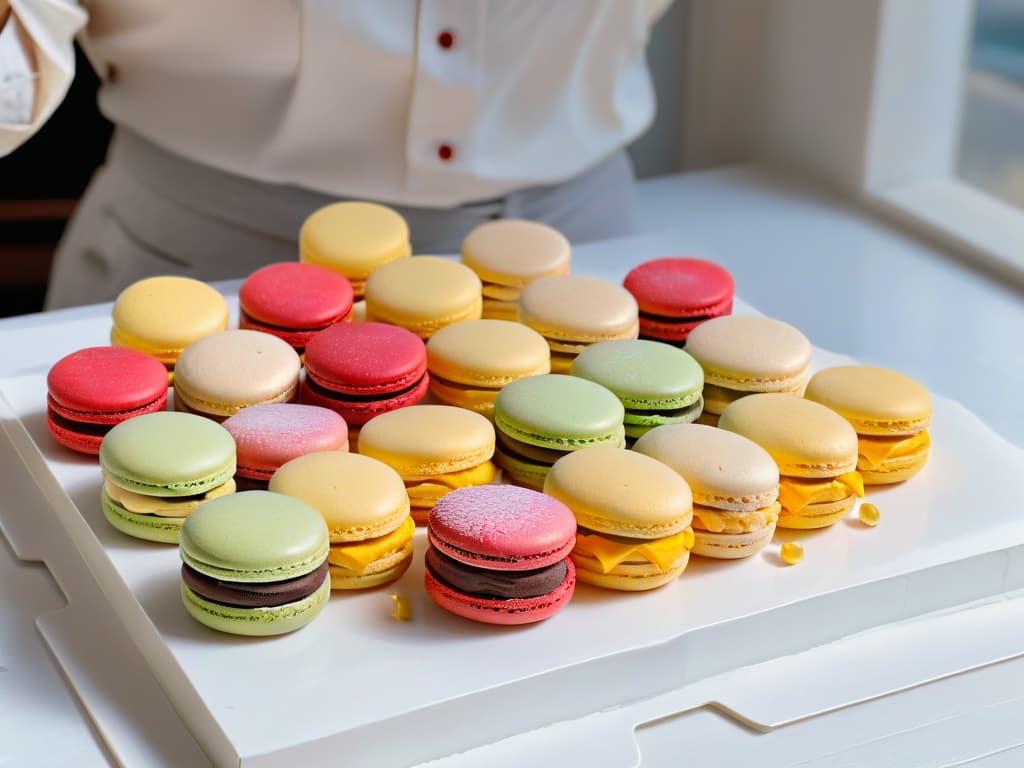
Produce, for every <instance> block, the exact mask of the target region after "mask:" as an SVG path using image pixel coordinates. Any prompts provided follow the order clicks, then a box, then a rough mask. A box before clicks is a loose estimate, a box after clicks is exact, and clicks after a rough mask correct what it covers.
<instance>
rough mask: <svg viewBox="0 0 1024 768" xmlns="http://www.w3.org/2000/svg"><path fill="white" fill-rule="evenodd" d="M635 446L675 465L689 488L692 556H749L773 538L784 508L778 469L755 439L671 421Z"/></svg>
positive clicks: (650, 433)
mask: <svg viewBox="0 0 1024 768" xmlns="http://www.w3.org/2000/svg"><path fill="white" fill-rule="evenodd" d="M633 450H635V451H637V452H638V453H643V454H645V455H647V456H650V457H651V458H654V459H657V460H658V461H660V462H662V463H663V464H666V465H667V466H669V467H671V468H672V469H674V470H675V471H676V472H678V473H679V474H680V475H681V476H682V477H683V479H684V480H686V482H687V484H688V485H689V486H690V491H691V492H692V493H693V533H694V545H693V552H694V554H697V555H704V556H706V557H716V558H721V559H735V558H740V557H749V556H750V555H753V554H754V553H756V552H758V551H759V550H761V549H763V548H764V546H765V545H766V544H767V543H768V542H769V541H771V538H772V535H773V534H774V533H775V524H776V522H777V521H778V517H779V511H780V505H779V503H778V496H779V469H778V467H777V466H776V465H775V462H774V461H773V460H772V457H771V456H770V455H769V454H768V452H767V451H766V450H764V449H763V448H761V447H760V446H759V445H757V443H755V442H754V441H752V440H749V439H747V438H745V437H743V436H742V435H739V434H736V433H734V432H727V431H726V430H723V429H716V428H714V427H709V426H705V425H702V424H667V425H665V426H661V427H655V428H654V429H652V430H651V431H650V432H648V433H647V434H645V435H644V436H643V437H641V438H640V439H639V440H638V441H637V443H636V445H635V446H633Z"/></svg>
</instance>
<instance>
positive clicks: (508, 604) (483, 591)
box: [424, 485, 576, 624]
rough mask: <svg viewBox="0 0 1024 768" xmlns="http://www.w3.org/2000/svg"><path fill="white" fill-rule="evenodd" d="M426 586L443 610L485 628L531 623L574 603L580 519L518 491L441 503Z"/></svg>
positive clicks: (457, 493)
mask: <svg viewBox="0 0 1024 768" xmlns="http://www.w3.org/2000/svg"><path fill="white" fill-rule="evenodd" d="M427 539H428V541H429V544H430V545H429V547H428V548H427V554H426V572H425V576H424V582H425V587H426V591H427V594H428V595H429V596H430V598H431V599H432V600H433V601H434V602H435V603H437V604H438V605H439V606H441V607H442V608H444V609H445V610H448V611H450V612H452V613H454V614H456V615H458V616H462V617H464V618H467V619H473V620H474V621H480V622H484V623H487V624H528V623H530V622H534V621H540V620H542V619H546V618H548V617H549V616H552V615H553V614H554V613H555V612H556V611H558V610H559V609H560V608H562V606H564V605H565V604H566V603H567V602H569V599H570V598H571V597H572V594H573V591H574V590H575V587H576V569H575V567H574V566H573V562H572V559H571V558H570V557H569V553H570V552H571V551H572V548H573V546H574V545H575V543H576V518H575V517H574V516H573V514H572V512H571V511H570V510H569V508H568V507H567V506H565V505H564V504H563V503H562V502H560V501H558V500H557V499H554V498H552V497H550V496H545V495H544V494H543V493H540V492H538V491H534V490H531V489H529V488H520V487H518V486H514V485H477V486H472V487H469V488H459V489H456V490H454V491H452V492H450V493H448V494H447V495H445V496H444V497H443V498H441V499H440V500H439V501H438V502H437V504H436V505H435V506H434V508H433V509H432V510H431V511H430V515H429V516H428V518H427Z"/></svg>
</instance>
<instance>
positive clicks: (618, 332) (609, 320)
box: [519, 275, 640, 343]
mask: <svg viewBox="0 0 1024 768" xmlns="http://www.w3.org/2000/svg"><path fill="white" fill-rule="evenodd" d="M519 321H520V322H521V323H524V324H525V325H528V326H530V327H531V328H533V329H534V330H535V331H537V332H538V333H540V334H541V335H542V336H544V337H545V338H547V339H549V340H552V339H553V340H556V341H557V340H566V341H572V342H577V343H579V342H586V343H590V342H595V341H606V340H608V339H635V338H636V337H637V335H638V334H639V332H640V325H639V319H638V311H637V305H636V300H635V299H634V298H633V296H632V295H631V294H630V293H629V291H627V290H626V289H625V288H623V287H622V286H619V285H615V284H614V283H609V282H608V281H606V280H601V279H600V278H596V277H590V276H587V275H559V276H557V277H544V278H541V279H540V280H536V281H535V282H533V283H531V284H530V285H528V286H527V287H526V288H524V289H523V292H522V295H521V296H520V298H519Z"/></svg>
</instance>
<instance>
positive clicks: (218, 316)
mask: <svg viewBox="0 0 1024 768" xmlns="http://www.w3.org/2000/svg"><path fill="white" fill-rule="evenodd" d="M228 317H229V309H228V304H227V301H225V299H224V297H223V296H221V295H220V294H219V293H218V292H217V291H216V290H215V289H213V288H212V287H210V286H209V285H207V284H206V283H203V282H200V281H199V280H193V279H192V278H189V277H170V276H162V277H150V278H146V279H145V280H140V281H138V282H136V283H133V284H132V285H129V286H128V287H127V288H125V289H124V290H123V291H122V292H121V294H120V295H119V296H118V297H117V300H116V301H115V302H114V307H113V320H114V326H113V328H112V330H111V332H110V340H111V343H112V344H113V345H114V346H118V347H131V348H133V349H137V350H139V351H141V352H145V353H147V354H151V355H153V356H154V357H156V358H157V359H158V360H160V362H162V363H165V364H171V363H173V362H174V360H175V358H176V357H177V355H178V353H179V352H180V351H181V350H182V349H184V348H185V347H186V346H188V345H189V344H191V343H192V342H193V341H195V340H196V339H200V338H202V337H204V336H208V335H209V334H211V333H215V332H217V331H222V330H224V329H226V328H227V327H228Z"/></svg>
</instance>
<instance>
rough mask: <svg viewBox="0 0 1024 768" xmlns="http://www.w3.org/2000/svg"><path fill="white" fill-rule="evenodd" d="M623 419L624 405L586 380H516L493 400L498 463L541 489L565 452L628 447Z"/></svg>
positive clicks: (521, 480) (515, 479)
mask: <svg viewBox="0 0 1024 768" xmlns="http://www.w3.org/2000/svg"><path fill="white" fill-rule="evenodd" d="M623 415H624V409H623V407H622V402H621V401H620V400H619V399H618V398H617V397H616V396H615V395H614V394H612V393H611V392H610V391H609V390H607V389H606V388H605V387H602V386H601V385H600V384H596V383H595V382H593V381H588V380H587V379H581V378H577V377H575V376H565V375H561V374H547V375H544V376H530V377H529V378H525V379H519V380H518V381H513V382H512V383H511V384H508V385H506V386H505V388H504V389H502V390H501V391H500V392H499V393H498V397H497V399H496V400H495V401H494V427H495V430H496V433H497V438H498V446H497V449H496V451H495V460H496V461H497V463H498V465H499V466H500V467H501V468H502V469H503V470H505V477H506V479H509V480H511V481H512V482H514V483H516V484H518V485H525V486H528V487H531V488H536V489H538V490H539V489H540V488H543V487H544V478H545V477H546V476H547V473H548V471H549V470H550V469H551V465H552V464H554V463H555V462H556V461H558V460H559V459H561V458H562V456H564V455H565V454H566V453H569V452H571V451H576V450H579V449H580V448H586V447H588V446H592V445H609V446H612V447H614V448H622V447H624V446H625V444H626V436H625V431H624V430H623V426H622V419H623Z"/></svg>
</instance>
